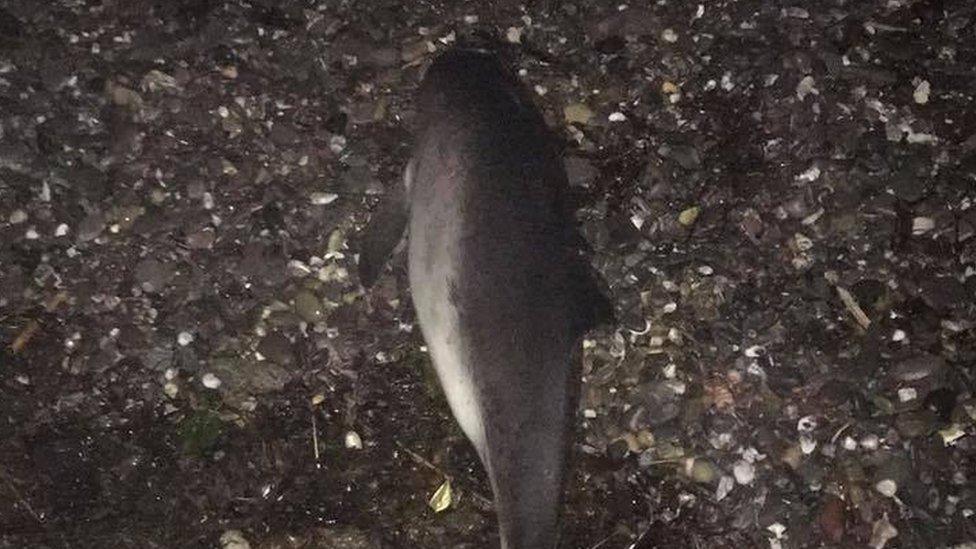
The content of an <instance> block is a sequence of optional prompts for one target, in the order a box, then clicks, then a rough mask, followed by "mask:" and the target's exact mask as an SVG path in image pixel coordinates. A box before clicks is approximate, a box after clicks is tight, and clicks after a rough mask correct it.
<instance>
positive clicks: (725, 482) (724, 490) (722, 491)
mask: <svg viewBox="0 0 976 549" xmlns="http://www.w3.org/2000/svg"><path fill="white" fill-rule="evenodd" d="M733 488H735V479H734V478H732V477H730V476H728V475H724V476H722V478H720V479H718V488H716V489H715V501H722V500H723V499H725V497H726V496H728V495H729V493H730V492H731V491H732V489H733Z"/></svg>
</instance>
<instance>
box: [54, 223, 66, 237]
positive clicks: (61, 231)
mask: <svg viewBox="0 0 976 549" xmlns="http://www.w3.org/2000/svg"><path fill="white" fill-rule="evenodd" d="M66 234H68V224H67V223H62V224H60V225H58V228H56V229H54V236H64V235H66Z"/></svg>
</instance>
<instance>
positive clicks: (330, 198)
mask: <svg viewBox="0 0 976 549" xmlns="http://www.w3.org/2000/svg"><path fill="white" fill-rule="evenodd" d="M338 198H339V195H337V194H335V193H326V192H314V193H312V194H310V195H309V196H308V199H309V200H310V201H311V202H312V204H315V205H316V206H326V205H328V204H332V203H333V202H335V201H336V200H337V199H338Z"/></svg>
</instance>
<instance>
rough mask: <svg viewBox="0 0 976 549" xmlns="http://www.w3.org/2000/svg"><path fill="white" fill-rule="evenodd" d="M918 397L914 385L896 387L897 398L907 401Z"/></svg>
mask: <svg viewBox="0 0 976 549" xmlns="http://www.w3.org/2000/svg"><path fill="white" fill-rule="evenodd" d="M916 398H918V391H916V390H915V388H914V387H902V388H901V389H898V400H900V401H901V402H908V401H911V400H915V399H916Z"/></svg>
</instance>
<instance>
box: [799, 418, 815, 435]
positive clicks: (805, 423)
mask: <svg viewBox="0 0 976 549" xmlns="http://www.w3.org/2000/svg"><path fill="white" fill-rule="evenodd" d="M816 428H817V418H816V417H815V416H803V417H801V418H800V419H799V421H797V422H796V430H797V431H798V432H800V433H812V432H813V431H814V430H815V429H816Z"/></svg>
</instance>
